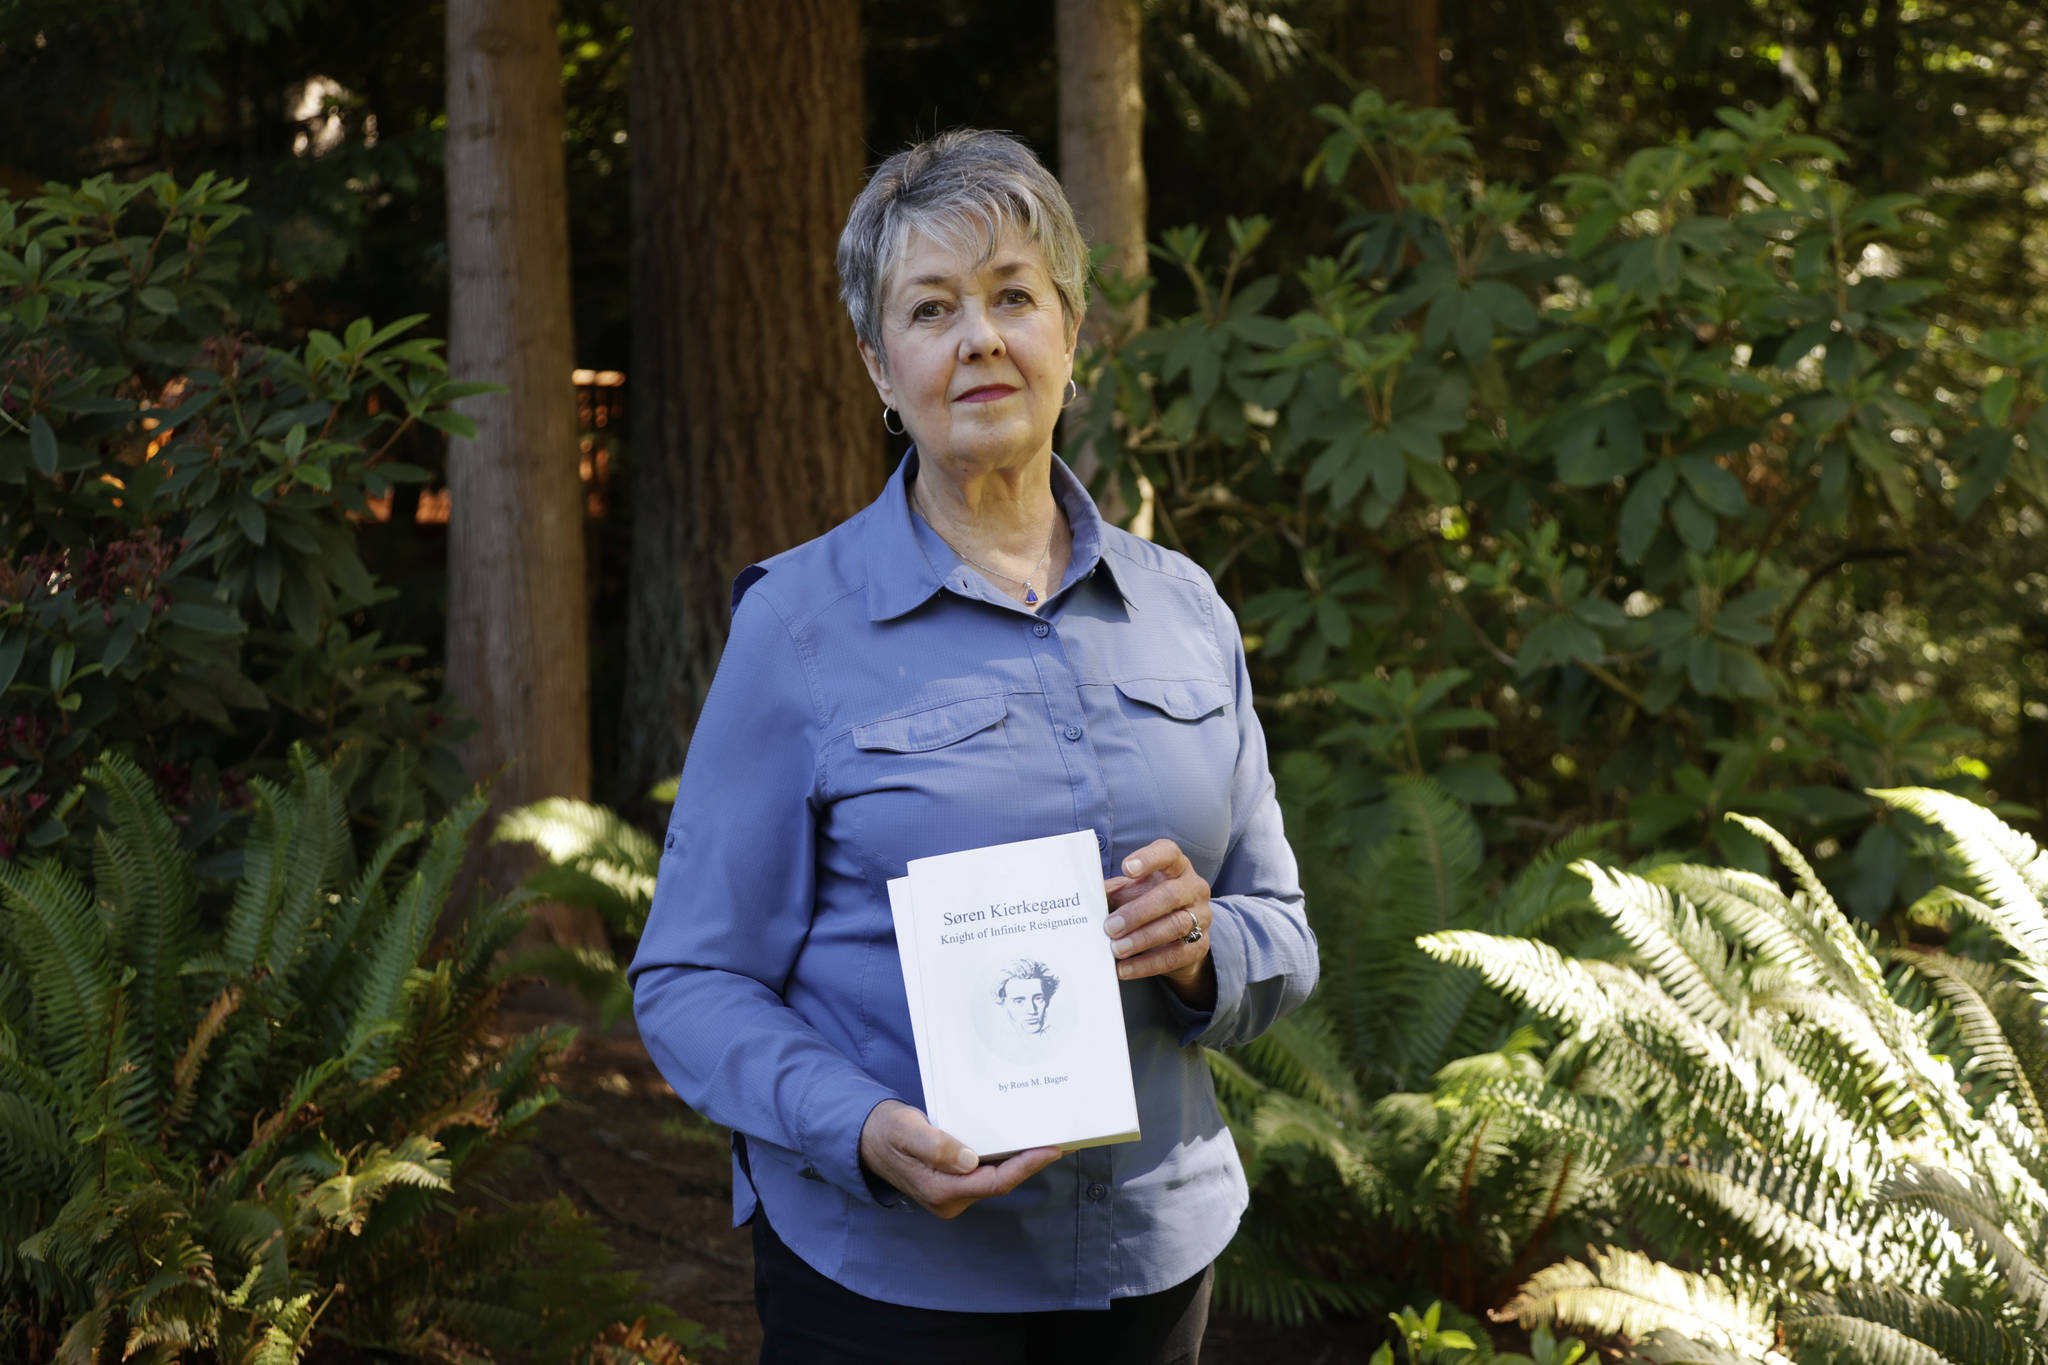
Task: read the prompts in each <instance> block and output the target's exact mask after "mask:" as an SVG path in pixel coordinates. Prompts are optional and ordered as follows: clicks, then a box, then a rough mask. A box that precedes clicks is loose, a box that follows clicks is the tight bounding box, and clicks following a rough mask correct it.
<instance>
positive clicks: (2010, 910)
mask: <svg viewBox="0 0 2048 1365" xmlns="http://www.w3.org/2000/svg"><path fill="white" fill-rule="evenodd" d="M1871 795H1872V796H1875V797H1876V798H1877V799H1878V800H1880V801H1883V802H1884V803H1885V804H1886V805H1889V806H1893V807H1896V808H1897V809H1899V810H1903V811H1909V812H1911V813H1912V814H1914V815H1917V816H1919V817H1920V818H1921V819H1923V820H1925V821H1927V822H1928V823H1929V824H1931V825H1935V826H1937V827H1938V828H1940V829H1941V830H1942V831H1943V832H1945V833H1946V834H1947V835H1948V836H1949V840H1950V848H1951V851H1952V852H1953V854H1954V856H1955V858H1956V860H1957V861H1958V862H1959V863H1961V864H1962V866H1963V868H1964V870H1965V871H1967V872H1968V873H1969V875H1970V880H1971V881H1972V882H1974V883H1975V884H1976V886H1977V888H1978V889H1979V890H1980V891H1982V892H1983V894H1984V899H1985V901H1986V903H1987V904H1988V906H1989V908H1990V909H1991V910H1992V912H1993V914H1994V919H1993V920H1992V922H1991V927H1992V928H1993V929H1995V930H1996V931H1997V932H1998V935H1999V937H2001V938H2003V939H2004V940H2005V941H2006V942H2007V943H2009V944H2011V945H2012V946H2013V948H2014V949H2016V950H2017V951H2018V952H2019V954H2020V955H2021V956H2022V957H2023V958H2025V959H2026V960H2027V961H2029V962H2031V963H2033V964H2035V965H2036V966H2048V908H2044V907H2043V904H2042V902H2043V900H2044V899H2048V886H2044V885H2043V884H2042V882H2043V881H2044V880H2048V872H2044V871H2040V870H2041V869H2048V863H2044V862H2043V858H2044V854H2043V852H2042V850H2041V848H2040V846H2039V845H2037V844H2035V842H2034V841H2033V840H2032V839H2029V838H2028V837H2027V836H2026V835H2024V834H2021V833H2020V832H2019V831H2018V830H2016V829H2014V828H2012V827H2011V826H2010V825H2008V824H2006V823H2005V822H2004V821H2002V820H2000V819H1999V818H1998V817H1997V816H1995V815H1993V814H1992V813H1991V812H1990V811H1988V810H1986V809H1984V807H1982V806H1980V805H1978V804H1977V803H1976V802H1974V801H1970V800H1967V799H1965V798H1964V797H1961V796H1957V795H1956V794H1955V793H1953V792H1944V791H1935V790H1933V789H1931V788H1927V787H1900V788H1893V789H1890V790H1885V791H1873V792H1872V793H1871Z"/></svg>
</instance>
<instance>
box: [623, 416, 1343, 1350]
mask: <svg viewBox="0 0 2048 1365" xmlns="http://www.w3.org/2000/svg"><path fill="white" fill-rule="evenodd" d="M915 467H916V455H915V454H914V453H913V454H911V455H910V456H907V457H906V458H905V460H904V462H903V464H902V466H900V467H899V468H898V470H897V472H896V474H895V475H894V476H893V477H892V478H891V479H890V480H889V483H888V486H887V488H886V489H885V490H884V491H883V493H882V496H881V497H880V498H879V499H877V500H876V501H875V502H874V503H873V504H871V505H870V506H868V507H867V508H865V509H863V510H862V511H861V512H859V513H858V514H856V515H855V516H854V517H852V518H850V519H849V520H848V521H846V522H845V523H843V524H842V525H840V526H838V527H837V528H835V529H834V530H832V531H830V532H828V533H827V534H825V535H823V536H821V537H819V538H818V539H816V540H814V541H811V542H809V543H808V544H805V545H802V546H799V547H797V548H796V549H794V550H791V551H788V552H787V553H785V554H781V555H778V556H776V557H775V558H773V559H770V560H767V561H766V562H765V563H762V564H758V565H754V566H752V567H750V568H749V569H747V570H746V571H745V572H744V573H742V574H741V575H740V577H739V580H738V581H737V583H736V584H735V587H734V593H733V595H734V612H733V619H732V631H731V635H730V637H729V639H728V641H727V644H726V650H725V655H724V658H723V659H722V660H721V661H720V663H719V667H718V675H717V678H716V680H715V681H714V683H713V684H712V687H711V691H710V694H709V695H708V696H707V698H706V699H705V703H704V709H703V712H702V715H701V717H700V718H699V720H698V723H697V728H696V732H695V734H694V735H693V736H692V738H691V742H690V751H689V757H688V759H687V760H686V761H685V763H684V766H683V773H682V781H681V787H680V789H679V790H678V792H677V795H676V804H675V810H674V814H673V815H672V816H671V818H670V821H669V831H668V838H667V842H666V845H665V847H664V850H663V852H662V857H661V871H660V877H659V880H658V883H657V886H656V889H655V893H654V907H653V910H652V912H651V914H650V915H649V917H648V921H647V927H646V931H645V933H644V934H643V936H642V938H641V941H640V949H639V952H638V954H637V955H636V956H635V958H634V960H633V966H632V976H633V982H634V992H635V993H634V1002H635V1013H636V1016H637V1018H638V1021H639V1026H640V1032H641V1036H642V1037H643V1038H644V1039H645V1041H646V1044H647V1048H648V1051H649V1052H650V1053H651V1054H652V1055H653V1057H654V1060H655V1061H656V1062H657V1063H658V1064H659V1065H660V1067H661V1070H662V1074H663V1075H664V1076H666V1077H667V1078H668V1080H669V1083H670V1084H671V1085H673V1086H674V1087H675V1089H676V1093H677V1094H679V1095H680V1096H681V1097H682V1098H683V1099H684V1100H685V1101H686V1102H688V1103H689V1104H690V1105H691V1106H692V1107H694V1108H695V1109H697V1110H698V1111H699V1112H700V1113H703V1114H705V1115H707V1116H709V1117H711V1118H712V1119H715V1120H717V1121H718V1122H720V1123H724V1124H727V1125H729V1126H730V1127H731V1128H733V1129H734V1131H735V1132H736V1133H738V1134H741V1135H744V1142H743V1143H741V1144H737V1145H736V1160H735V1167H734V1172H733V1214H734V1221H735V1222H743V1221H745V1220H746V1219H747V1218H749V1217H750V1216H752V1214H753V1212H754V1210H755V1208H756V1207H757V1205H758V1206H759V1207H761V1208H763V1209H764V1210H765V1211H766V1213H767V1216H768V1219H769V1222H770V1223H771V1224H772V1225H773V1226H774V1228H775V1230H776V1233H777V1234H778V1235H779V1236H780V1237H781V1238H782V1239H783V1241H784V1242H786V1243H787V1244H788V1245H789V1246H790V1248H791V1249H793V1250H794V1251H795V1252H796V1253H797V1254H798V1255H799V1256H801V1257H802V1258H803V1259H804V1260H805V1261H806V1262H808V1263H809V1264H810V1265H811V1266H813V1267H814V1268H816V1269H817V1270H818V1271H819V1272H820V1273H822V1274H824V1275H826V1276H828V1277H830V1278H831V1279H833V1280H835V1281H837V1282H838V1283H840V1284H842V1285H844V1286H846V1287H847V1288H849V1289H851V1290H853V1291H855V1292H856V1293H860V1294H865V1295H867V1296H868V1297H870V1298H875V1299H882V1300H885V1301H888V1302H892V1303H899V1304H909V1305H913V1306H918V1307H929V1308H948V1309H964V1310H970V1311H1017V1310H1037V1309H1055V1308H1100V1307H1104V1306H1106V1305H1107V1304H1108V1302H1109V1300H1111V1299H1113V1298H1121V1297H1126V1296H1130V1295H1137V1294H1147V1293H1152V1292H1154V1291H1157V1290H1160V1289H1164V1288H1167V1287H1169V1286H1171V1285H1174V1284H1178V1283H1180V1282H1181V1281H1182V1280H1185V1279H1187V1278H1188V1277H1189V1276H1190V1275H1193V1274H1195V1273H1196V1272H1198V1271H1199V1270H1200V1269H1201V1268H1202V1267H1203V1266H1204V1265H1206V1264H1208V1262H1209V1261H1211V1260H1213V1259H1214V1258H1215V1256H1216V1254H1217V1253H1218V1252H1220V1251H1221V1250H1222V1249H1223V1247H1224V1245H1225V1244H1226V1243H1227V1242H1228V1241H1229V1240H1230V1237H1231V1235H1232V1233H1233V1232H1235V1230H1236V1228H1237V1221H1238V1218H1239V1216H1240V1215H1241V1214H1242V1212H1243V1210H1244V1206H1245V1200H1246V1190H1245V1180H1244V1173H1243V1170H1242V1168H1241V1167H1240V1165H1239V1163H1238V1158H1237V1151H1236V1148H1235V1146H1234V1145H1233V1144H1232V1142H1231V1137H1230V1132H1229V1130H1228V1128H1226V1127H1225V1125H1224V1122H1223V1119H1222V1117H1221V1116H1220V1115H1219V1113H1218V1111H1217V1107H1216V1097H1215V1091H1214V1089H1213V1087H1212V1085H1211V1081H1210V1076H1209V1070H1208V1064H1207V1062H1206V1061H1205V1059H1204V1057H1203V1052H1202V1048H1203V1046H1204V1045H1206V1046H1212V1047H1221V1046H1228V1045H1230V1044H1235V1043H1242V1042H1244V1041H1246V1040H1247V1039H1250V1038H1252V1037H1255V1036H1256V1035H1257V1034H1258V1033H1259V1032H1260V1031H1261V1030H1263V1029H1265V1028H1266V1027H1267V1026H1268V1025H1270V1024H1271V1023H1272V1022H1273V1021H1274V1020H1275V1019H1277V1018H1279V1017H1280V1016H1281V1015H1282V1014H1284V1013H1286V1012H1287V1011H1288V1010H1290V1009H1292V1008H1293V1007H1294V1006H1295V1005H1297V1004H1299V1003H1300V1002H1301V1001H1302V1000H1303V999H1304V998H1305V997H1306V996H1307V995H1308V993H1309V990H1310V989H1311V988H1312V987H1313V985H1314V984H1315V979H1316V946H1315V939H1314V936H1313V935H1312V934H1311V933H1310V931H1309V927H1308V922H1307V920H1306V919H1305V918H1304V916H1303V913H1302V897H1301V888H1300V885H1299V883H1298V880H1297V875H1296V870H1295V862H1294V855H1293V853H1292V851H1291V850H1289V848H1288V846H1287V841H1286V838H1285V837H1284V835H1283V834H1282V832H1281V824H1280V808H1279V806H1278V804H1277V803H1276V802H1275V800H1274V796H1273V780H1272V777H1271V774H1270V772H1269V771H1268V768H1267V760H1266V745H1265V739H1264V736H1263V735H1262V733H1261V731H1260V729H1259V722H1258V718H1257V717H1256V716H1254V715H1253V714H1252V698H1251V685H1250V682H1249V679H1248V678H1247V675H1246V672H1245V663H1244V646H1243V642H1242V640H1241V639H1240V637H1239V633H1238V629H1237V623H1236V621H1235V619H1234V618H1233V617H1232V616H1231V613H1230V611H1229V609H1228V608H1227V607H1226V606H1225V605H1224V604H1223V601H1222V599H1221V598H1219V597H1218V596H1217V594H1216V590H1215V588H1214V587H1213V586H1212V585H1211V583H1210V581H1209V578H1208V576H1207V575H1206V574H1204V573H1203V572H1202V571H1201V570H1200V569H1199V568H1197V567H1196V566H1195V565H1194V564H1193V563H1191V562H1190V561H1189V560H1187V559H1186V558H1184V557H1182V556H1181V555H1178V554H1175V553H1173V552H1172V551H1169V550H1164V549H1161V548H1160V547H1158V546H1156V545H1153V544H1151V543H1149V542H1147V541H1144V540H1140V539H1138V538H1137V537H1135V536H1132V535H1129V534H1128V533H1126V532H1124V531H1121V530H1119V529H1117V528H1116V527H1114V526H1111V525H1109V524H1108V523H1106V522H1104V521H1103V519H1102V517H1101V515H1100V514H1099V513H1098V512H1097V511H1096V508H1095V504H1094V502H1093V501H1092V500H1091V499H1090V498H1089V496H1088V493H1087V490H1086V489H1085V488H1083V487H1082V486H1081V484H1080V482H1079V481H1078V480H1077V479H1075V478H1074V476H1073V474H1072V473H1071V472H1070V471H1068V469H1067V467H1066V466H1065V465H1064V464H1062V463H1060V462H1058V461H1057V460H1055V461H1054V467H1053V491H1054V495H1055V496H1056V497H1057V498H1058V499H1059V502H1060V505H1061V507H1062V508H1063V509H1064V510H1065V512H1066V515H1067V519H1068V522H1069V523H1070V525H1071V526H1072V528H1073V533H1074V547H1073V554H1072V557H1071V562H1070V563H1069V565H1068V568H1067V573H1066V576H1065V579H1064V581H1063V582H1062V583H1061V584H1060V587H1059V589H1058V591H1057V592H1054V593H1052V594H1049V595H1048V596H1047V597H1046V599H1045V600H1044V601H1043V602H1041V603H1040V604H1039V606H1038V608H1037V609H1036V610H1035V611H1034V610H1032V609H1030V608H1027V607H1024V606H1022V605H1020V604H1019V603H1017V602H1015V601H1013V600H1012V599H1010V598H1008V597H1006V596H1004V595H1003V594H1002V593H1001V592H998V591H997V590H996V589H995V588H994V587H992V586H991V585H990V584H989V583H988V582H987V581H986V580H984V579H983V578H982V577H981V576H980V575H979V574H978V573H976V572H975V571H974V570H973V569H972V568H970V567H968V566H967V565H965V564H963V563H962V562H961V560H960V559H959V557H958V556H957V555H955V554H954V553H953V551H952V550H951V549H950V548H948V547H947V545H946V542H945V541H944V540H942V539H940V538H939V536H938V535H937V534H936V533H934V532H933V531H932V529H931V528H930V527H929V526H927V525H926V524H925V523H924V521H923V519H922V518H920V517H918V516H916V515H914V514H913V512H912V511H911V508H910V504H909V500H908V484H907V482H906V479H907V478H912V477H915ZM1074 829H1086V830H1092V831H1094V833H1095V836H1096V841H1097V844H1098V845H1099V847H1100V848H1101V850H1102V860H1103V869H1104V873H1105V875H1107V874H1108V873H1109V871H1110V869H1111V868H1112V867H1114V866H1115V865H1116V864H1117V863H1120V862H1121V860H1122V859H1123V858H1124V857H1126V856H1127V855H1129V854H1130V853H1132V852H1133V851H1135V850H1137V849H1139V848H1141V847H1143V846H1144V845H1146V844H1148V843H1150V842H1151V841H1152V840H1154V839H1157V838H1160V837H1162V836H1164V837H1167V838H1171V839H1173V840H1175V841H1176V842H1178V843H1179V845H1180V846H1181V848H1182V849H1183V850H1185V851H1186V853H1187V855H1188V857H1189V858H1190V859H1191V860H1192V862H1193V863H1194V866H1195V869H1196V870H1197V871H1198V872H1200V873H1201V875H1202V876H1204V877H1206V878H1207V879H1208V880H1209V882H1210V883H1211V884H1212V886H1213V887H1214V892H1213V905H1214V911H1215V922H1214V924H1213V925H1212V926H1211V927H1210V930H1209V943H1210V950H1211V953H1212V955H1213V957H1214V959H1215V965H1216V1003H1215V1006H1214V1008H1213V1009H1210V1010H1205V1011H1198V1010H1191V1009H1189V1008H1188V1007H1187V1006H1186V1005H1184V1004H1183V1003H1182V1002H1181V1001H1180V1000H1179V999H1178V998H1177V997H1176V996H1174V995H1173V993H1172V992H1171V991H1170V990H1169V989H1168V988H1167V987H1166V986H1165V984H1164V983H1163V982H1160V981H1158V980H1141V981H1128V982H1125V983H1123V988H1122V989H1123V1005H1124V1022H1125V1028H1126V1030H1127V1032H1128V1034H1129V1042H1130V1055H1131V1070H1132V1074H1133V1080H1134V1081H1135V1083H1136V1090H1137V1101H1138V1116H1139V1121H1140V1123H1141V1125H1142V1127H1143V1130H1144V1136H1143V1138H1142V1139H1140V1140H1139V1141H1136V1142H1131V1143H1124V1144H1120V1145H1116V1146H1109V1147H1097V1148H1091V1149H1089V1150H1086V1151H1081V1152H1075V1153H1071V1154H1069V1155H1067V1156H1066V1157H1063V1158H1062V1159H1061V1160H1059V1161H1057V1162H1055V1163H1054V1164H1053V1165H1052V1166H1051V1167H1049V1168H1047V1169H1046V1170H1045V1171H1043V1172H1041V1173H1039V1174H1038V1175H1035V1176H1033V1177H1032V1178H1031V1179H1029V1180H1027V1181H1025V1182H1024V1183H1023V1184H1022V1185H1020V1186H1019V1187H1018V1188H1017V1189H1016V1190H1014V1191H1013V1192H1011V1193H1010V1194H1008V1195H1005V1196H1002V1197H1001V1198H996V1199H987V1200H983V1201H981V1202H980V1203H977V1204H975V1205H973V1206H972V1207H970V1208H969V1209H968V1210H967V1211H966V1212H965V1213H964V1214H962V1215H961V1216H960V1217H959V1218H957V1219H953V1220H951V1221H946V1220H941V1219H938V1218H935V1217H933V1216H931V1215H930V1214H928V1213H926V1212H924V1211H923V1210H922V1209H919V1208H917V1207H916V1206H915V1205H913V1204H910V1203H909V1202H908V1201H906V1200H902V1199H900V1198H896V1197H894V1193H893V1191H888V1190H885V1189H883V1190H878V1189H877V1187H876V1186H875V1185H873V1184H871V1183H870V1181H869V1180H868V1179H867V1178H866V1177H865V1176H864V1175H863V1172H862V1169H861V1165H860V1154H859V1147H860V1132H861V1127H862V1125H863V1124H864V1123H865V1122H866V1120H867V1117H868V1114H869V1113H870V1112H871V1111H872V1110H873V1109H874V1107H875V1106H876V1105H877V1104H879V1103H881V1102H882V1101H883V1100H887V1099H900V1100H903V1101H906V1102H908V1103H910V1104H913V1105H917V1106H919V1107H920V1108H921V1107H922V1106H923V1091H922V1089H921V1087H920V1085H919V1081H918V1073H917V1056H916V1052H915V1050H914V1048H913V1045H912V1042H911V1032H910V1016H909V1007H908V1003H907V1001H906V1000H905V997H904V988H903V976H902V971H901V968H900V966H899V964H898V959H897V955H896V941H895V934H894V930H893V928H892V922H891V919H890V914H889V899H888V891H887V885H886V884H887V882H888V879H889V878H891V877H900V876H902V875H904V871H905V865H906V864H907V863H908V862H909V861H910V860H911V859H912V858H919V857H924V856H926V855H929V854H937V853H947V852H952V851H955V850H958V849H966V848H976V847H979V846H982V845H986V844H997V843H1006V842H1009V841H1011V840H1015V839H1030V838H1036V837H1039V836H1041V835H1050V834H1060V833H1065V832H1067V831H1070V830H1074ZM1102 950H1103V952H1104V953H1108V952H1109V951H1110V947H1109V939H1108V938H1107V936H1105V937H1104V939H1103V947H1102ZM741 1158H743V1160H742V1159H741Z"/></svg>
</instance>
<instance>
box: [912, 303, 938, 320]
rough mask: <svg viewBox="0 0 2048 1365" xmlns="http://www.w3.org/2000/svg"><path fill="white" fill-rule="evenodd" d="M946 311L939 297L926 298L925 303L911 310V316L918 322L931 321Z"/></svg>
mask: <svg viewBox="0 0 2048 1365" xmlns="http://www.w3.org/2000/svg"><path fill="white" fill-rule="evenodd" d="M944 311H945V309H944V307H943V305H941V304H940V303H939V301H938V300H937V299H926V300H925V301H924V302H923V303H920V304H918V305H917V306H916V307H915V308H912V309H911V310H910V316H911V318H912V319H913V320H915V321H918V322H929V321H930V320H931V319H933V318H935V317H938V316H939V315H940V314H941V313H943V312H944Z"/></svg>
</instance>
